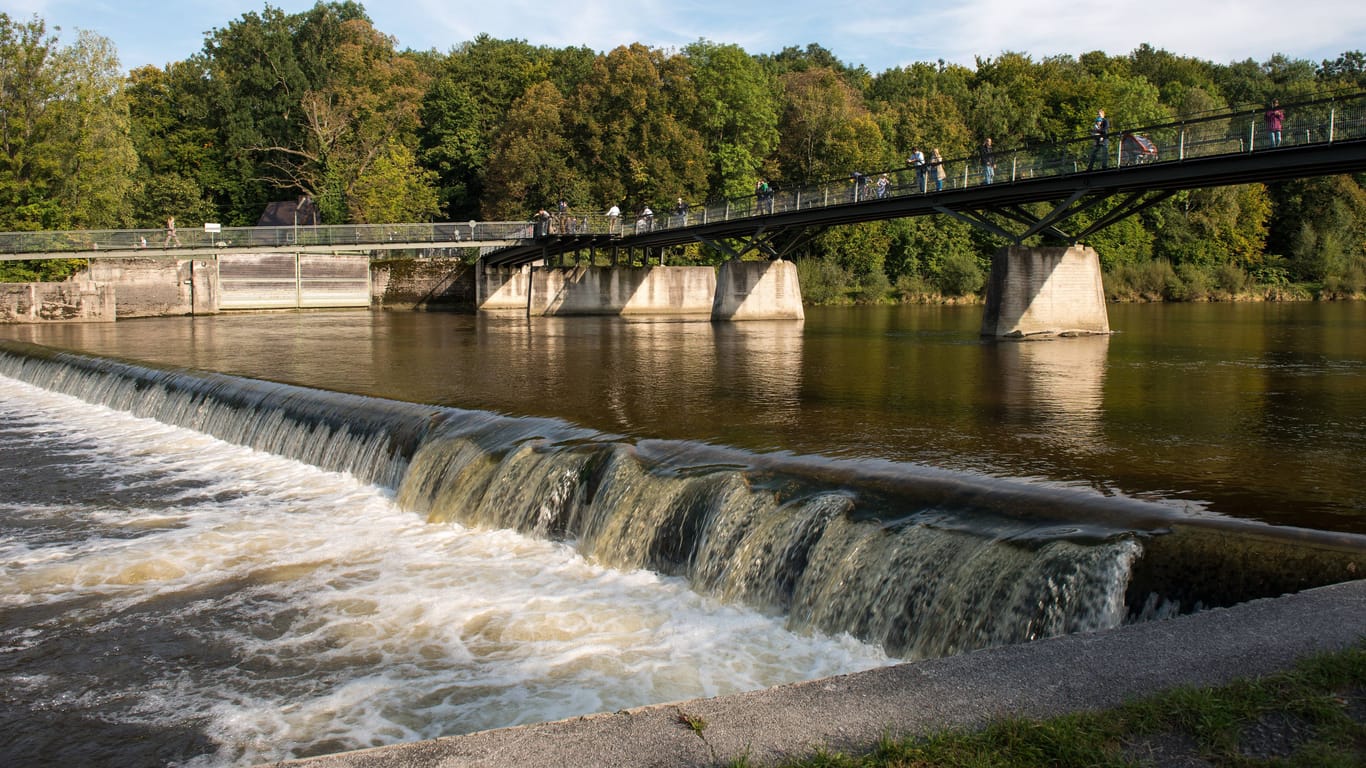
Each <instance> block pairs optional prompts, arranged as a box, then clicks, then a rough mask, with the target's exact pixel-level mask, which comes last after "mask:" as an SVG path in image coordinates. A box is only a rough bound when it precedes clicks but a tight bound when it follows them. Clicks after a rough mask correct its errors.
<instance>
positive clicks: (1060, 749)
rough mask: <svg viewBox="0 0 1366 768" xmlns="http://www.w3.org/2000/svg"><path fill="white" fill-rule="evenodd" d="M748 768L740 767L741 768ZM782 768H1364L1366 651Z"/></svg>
mask: <svg viewBox="0 0 1366 768" xmlns="http://www.w3.org/2000/svg"><path fill="white" fill-rule="evenodd" d="M746 764H747V763H746ZM783 765H784V766H787V767H788V768H939V767H941V766H942V767H944V768H949V767H952V768H1026V767H1028V768H1033V767H1034V766H1052V767H1054V768H1073V767H1075V768H1109V767H1110V766H1115V767H1116V768H1118V767H1120V766H1165V765H1209V766H1216V767H1222V766H1228V767H1230V768H1233V767H1235V766H1236V767H1237V768H1251V767H1253V766H1267V767H1268V768H1270V767H1271V766H1275V767H1276V768H1300V767H1301V766H1303V767H1304V768H1309V767H1310V766H1314V767H1316V768H1337V767H1338V766H1341V767H1342V768H1348V767H1349V766H1358V767H1359V766H1363V765H1366V643H1363V644H1361V645H1359V646H1357V647H1355V648H1352V649H1350V650H1347V651H1343V652H1341V653H1333V654H1325V655H1322V656H1316V657H1313V658H1310V659H1307V660H1305V661H1303V662H1301V663H1300V664H1298V665H1297V666H1296V667H1295V668H1294V669H1293V670H1290V671H1287V672H1284V673H1281V674H1278V675H1274V676H1270V677H1266V678H1263V679H1260V680H1248V681H1239V682H1236V683H1233V684H1231V685H1228V686H1224V687H1222V688H1182V689H1177V690H1173V691H1169V692H1167V693H1163V694H1161V695H1158V696H1154V697H1152V698H1148V699H1143V700H1140V701H1136V702H1133V703H1130V704H1126V705H1124V706H1122V707H1118V708H1116V709H1113V710H1108V711H1105V712H1088V713H1079V714H1073V715H1066V716H1063V717H1058V718H1053V719H1050V720H1042V721H1039V720H1028V719H1009V720H1004V721H1001V722H997V723H994V724H992V725H990V726H988V727H987V728H985V729H982V730H980V731H973V732H947V733H942V734H936V735H934V736H930V737H927V738H917V739H907V740H896V739H890V738H883V739H882V740H881V742H880V743H879V745H878V747H877V748H876V749H875V750H874V751H873V752H872V753H870V754H865V755H844V754H839V753H828V752H821V753H818V754H816V755H815V756H813V757H810V758H808V759H805V760H801V761H796V762H790V763H784V764H783Z"/></svg>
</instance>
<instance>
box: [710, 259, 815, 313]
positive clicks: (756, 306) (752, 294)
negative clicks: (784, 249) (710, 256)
mask: <svg viewBox="0 0 1366 768" xmlns="http://www.w3.org/2000/svg"><path fill="white" fill-rule="evenodd" d="M711 319H713V320H805V319H806V313H805V312H804V311H803V310H802V289H801V286H800V285H799V284H798V282H797V265H796V264H794V263H793V262H790V261H783V260H781V259H780V260H777V261H740V260H739V259H728V260H726V261H725V262H723V263H722V264H721V273H720V275H718V276H717V278H716V298H715V300H714V301H713V302H712V310H711Z"/></svg>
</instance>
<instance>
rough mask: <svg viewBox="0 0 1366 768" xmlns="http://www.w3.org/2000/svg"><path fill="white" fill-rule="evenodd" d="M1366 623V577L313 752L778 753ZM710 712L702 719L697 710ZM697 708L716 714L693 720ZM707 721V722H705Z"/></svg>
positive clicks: (377, 758)
mask: <svg viewBox="0 0 1366 768" xmlns="http://www.w3.org/2000/svg"><path fill="white" fill-rule="evenodd" d="M1364 639H1366V581H1354V582H1348V583H1345V584H1337V585H1333V586H1329V587H1322V588H1319V589H1313V590H1308V591H1306V592H1302V593H1299V594H1295V595H1290V596H1286V597H1281V598H1278V599H1274V600H1258V601H1254V602H1250V603H1246V604H1243V605H1239V606H1235V607H1233V608H1227V609H1218V610H1211V611H1205V612H1203V613H1198V614H1193V615H1190V616H1183V617H1180V618H1176V619H1170V620H1166V621H1154V622H1147V623H1144V624H1139V625H1135V626H1131V627H1124V628H1121V629H1117V630H1111V631H1107V632H1098V633H1094V634H1087V635H1070V636H1066V637H1059V638H1053V639H1050V640H1042V641H1039V642H1035V643H1028V644H1024V645H1014V646H1008V647H1004V648H993V649H988V650H983V651H977V652H975V653H970V654H964V655H961V656H954V657H951V658H945V659H932V660H927V661H920V662H913V663H907V664H901V665H898V666H894V667H885V668H880V669H874V670H869V671H867V672H860V673H857V674H852V675H844V676H840V677H830V678H823V679H820V680H812V681H808V682H803V683H795V684H792V685H785V686H779V687H776V688H770V689H767V690H762V691H754V692H750V693H743V694H737V695H734V696H725V697H720V698H714V699H695V700H692V701H685V702H679V703H674V704H659V705H654V706H649V707H640V708H638V709H631V710H624V711H621V712H615V713H610V714H600V715H591V716H588V717H580V718H574V719H571V720H561V721H559V722H553V723H541V724H538V725H527V726H520V727H516V728H504V729H500V730H494V731H484V732H481V733H473V734H469V735H466V736H452V737H447V738H442V739H433V740H430V741H423V742H418V743H414V744H400V745H394V746H390V747H380V748H376V749H369V750H363V751H358V752H347V753H341V754H336V755H328V756H325V757H319V758H312V759H308V760H298V761H290V762H286V763H278V764H277V765H290V766H303V767H306V768H342V767H345V768H400V767H402V768H409V767H412V768H416V767H417V766H421V767H422V768H436V767H438V766H439V767H441V768H456V767H457V766H459V767H461V768H463V767H464V766H488V767H490V768H531V767H532V766H554V767H555V768H579V767H583V768H588V767H589V766H592V767H593V768H600V767H602V766H612V767H613V768H636V767H640V768H645V767H646V766H658V767H659V768H665V767H667V768H676V767H678V766H708V767H710V766H723V765H726V764H728V763H729V762H730V761H732V760H735V759H738V758H741V757H747V758H748V759H749V761H750V762H751V764H755V765H766V764H770V763H773V762H775V761H777V760H780V759H783V758H789V757H801V756H806V755H809V754H811V753H812V752H813V751H814V750H815V749H816V748H817V747H819V746H822V745H824V746H827V747H829V748H831V749H836V750H841V751H868V750H871V749H872V748H873V747H874V746H875V745H876V743H877V741H878V740H879V738H881V737H882V736H884V735H891V736H913V735H918V734H928V733H932V732H936V731H940V730H944V729H946V728H959V729H962V728H978V727H981V726H983V725H985V724H987V723H988V722H990V721H992V720H993V719H997V718H1000V717H1003V716H1006V715H1016V716H1025V717H1040V718H1041V717H1049V716H1052V715H1058V714H1061V713H1065V712H1073V711H1078V710H1093V709H1103V708H1108V707H1112V706H1115V705H1117V704H1121V703H1123V702H1125V701H1128V700H1131V699H1136V698H1140V697H1144V696H1147V695H1149V694H1152V693H1156V692H1158V691H1162V690H1165V689H1169V688H1173V687H1179V686H1183V685H1200V686H1217V685H1221V684H1224V683H1228V682H1230V681H1233V680H1235V679H1238V678H1250V677H1258V676H1262V675H1266V674H1268V673H1272V672H1275V671H1278V670H1282V669H1285V668H1288V667H1290V666H1291V665H1293V663H1294V662H1295V661H1296V660H1297V659H1300V658H1303V657H1305V656H1308V655H1312V654H1315V653H1319V652H1324V651H1333V650H1341V649H1344V648H1347V647H1350V646H1352V645H1354V644H1357V643H1359V642H1362V641H1363V640H1364ZM698 718H700V720H699V719H698ZM685 719H692V721H693V722H695V723H698V724H699V725H700V726H701V727H699V728H698V729H694V728H691V727H689V725H688V724H687V723H686V722H685ZM702 723H705V725H701V724H702Z"/></svg>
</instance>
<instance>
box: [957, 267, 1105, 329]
mask: <svg viewBox="0 0 1366 768" xmlns="http://www.w3.org/2000/svg"><path fill="white" fill-rule="evenodd" d="M1109 332H1110V317H1109V314H1108V313H1107V312H1106V310H1105V288H1104V286H1103V285H1102V283H1101V276H1100V257H1099V256H1098V255H1097V254H1096V251H1095V249H1093V248H1090V247H1088V246H1084V245H1075V246H1072V247H1070V248H1027V247H1024V246H1014V245H1012V246H1010V247H1007V248H1003V249H1001V250H999V251H997V252H996V254H995V256H993V257H992V260H991V278H990V280H989V281H988V282H987V299H986V307H985V309H984V311H983V314H982V335H983V336H1033V335H1036V334H1053V335H1062V334H1090V333H1109Z"/></svg>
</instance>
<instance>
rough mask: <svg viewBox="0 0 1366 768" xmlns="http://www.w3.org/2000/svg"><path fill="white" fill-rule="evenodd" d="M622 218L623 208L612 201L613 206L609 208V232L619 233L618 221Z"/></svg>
mask: <svg viewBox="0 0 1366 768" xmlns="http://www.w3.org/2000/svg"><path fill="white" fill-rule="evenodd" d="M620 218H621V209H620V208H618V207H617V204H616V203H612V207H611V208H608V209H607V234H609V235H615V234H616V233H617V231H618V230H617V221H618V220H619V219H620Z"/></svg>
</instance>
